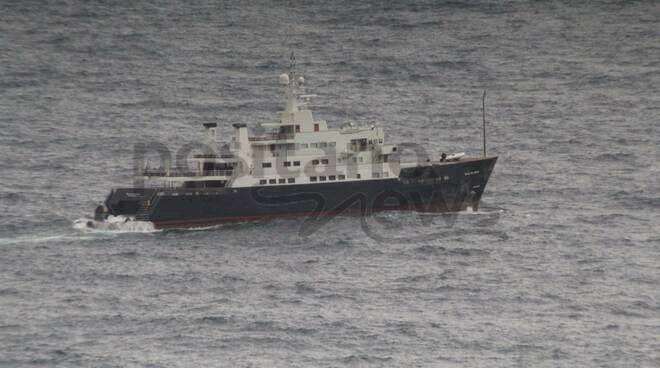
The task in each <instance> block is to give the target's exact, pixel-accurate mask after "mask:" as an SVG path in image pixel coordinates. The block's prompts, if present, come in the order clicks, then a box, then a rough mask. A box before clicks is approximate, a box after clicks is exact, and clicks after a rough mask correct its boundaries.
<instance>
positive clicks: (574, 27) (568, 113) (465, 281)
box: [0, 0, 660, 367]
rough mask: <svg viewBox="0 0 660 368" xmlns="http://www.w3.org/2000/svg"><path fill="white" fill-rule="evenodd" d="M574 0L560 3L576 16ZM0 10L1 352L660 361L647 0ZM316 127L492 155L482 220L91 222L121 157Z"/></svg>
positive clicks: (658, 30)
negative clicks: (303, 91)
mask: <svg viewBox="0 0 660 368" xmlns="http://www.w3.org/2000/svg"><path fill="white" fill-rule="evenodd" d="M575 3H578V4H575ZM320 4H321V3H319V4H317V5H314V4H312V3H305V4H298V3H282V2H277V3H267V2H263V3H253V2H249V3H242V2H230V3H223V2H199V1H195V2H172V3H169V2H164V1H139V2H122V3H114V2H93V3H90V2H82V1H80V2H78V1H50V2H45V1H44V2H36V1H9V0H4V1H2V3H0V132H1V134H0V158H1V159H0V366H3V367H14V366H21V367H36V366H48V367H50V366H66V367H75V366H81V367H91V366H94V367H115V366H135V367H196V366H226V367H235V366H238V367H246V366H255V367H290V366H296V367H309V366H319V367H326V366H402V367H403V366H429V367H431V366H432V367H436V366H471V367H474V366H480V367H511V366H521V367H528V366H534V367H555V366H558V367H576V366H589V367H594V366H606V367H658V366H660V225H659V224H660V185H659V181H658V179H659V178H660V163H659V162H660V128H659V126H660V2H657V1H636V2H622V1H612V2H564V3H561V2H536V1H516V2H505V1H483V2H477V1H468V2H440V1H438V2H429V3H417V4H405V3H391V4H381V2H375V1H374V2H371V3H362V4H357V3H353V2H344V3H332V4H326V5H320ZM291 49H294V50H295V51H296V54H297V59H298V70H299V71H301V72H302V73H303V74H304V75H305V77H306V79H307V84H308V86H309V87H310V92H314V93H318V94H320V95H321V97H320V98H319V99H317V100H316V102H315V111H316V114H317V116H318V117H320V118H323V119H327V120H328V122H329V124H330V125H331V126H333V127H338V125H339V124H341V123H343V122H345V121H347V120H353V121H356V122H370V121H377V122H380V123H381V124H383V125H384V126H385V128H386V132H387V134H388V135H387V137H388V138H389V140H390V142H395V143H405V142H412V143H417V144H420V145H421V146H422V147H426V148H427V150H428V152H429V153H430V154H433V155H435V156H436V157H437V155H439V153H440V152H454V151H463V150H467V151H468V152H471V153H473V154H479V153H480V149H481V142H480V139H481V136H480V119H481V111H480V93H481V90H483V89H487V90H488V116H489V122H490V125H489V132H490V134H489V146H490V151H491V152H492V153H496V154H497V155H499V156H500V161H499V162H498V164H497V166H496V168H495V172H494V174H493V176H492V177H491V182H490V183H489V185H488V188H487V191H486V195H485V198H484V202H485V204H484V208H482V211H480V212H478V213H464V214H460V215H457V216H456V215H454V216H446V215H437V216H419V215H415V214H409V213H390V214H385V215H379V216H377V217H376V218H370V219H366V220H365V223H364V224H363V223H361V221H360V218H359V217H338V218H335V219H333V220H332V221H330V222H329V223H327V224H325V225H324V226H322V227H320V228H319V229H317V230H316V231H314V232H312V234H311V235H308V236H300V235H299V232H300V229H301V226H302V224H303V221H301V220H281V221H272V222H264V223H255V224H240V225H231V226H224V227H221V228H215V229H206V230H197V231H165V232H152V231H149V229H148V228H145V227H121V228H120V229H118V230H113V231H87V230H84V229H81V228H80V226H79V225H77V222H76V221H77V220H81V219H83V220H84V219H85V218H89V217H90V214H91V211H92V209H93V207H94V206H95V205H96V204H97V203H98V202H99V201H100V200H102V199H103V198H104V197H105V196H106V195H107V193H108V192H109V190H110V188H111V187H113V186H118V185H122V186H125V185H129V184H130V183H131V178H130V175H131V170H132V156H133V146H134V145H135V144H137V143H141V142H148V141H158V142H163V143H166V144H168V145H169V146H170V148H171V149H172V150H173V151H174V150H176V149H178V148H179V147H180V146H181V145H182V144H183V143H185V142H189V141H192V140H195V139H197V138H198V136H199V134H200V128H201V124H202V123H206V122H218V123H219V124H220V126H221V132H222V134H225V135H229V134H231V123H235V122H247V123H251V124H253V123H256V122H268V121H273V120H274V119H275V118H276V116H275V112H276V111H278V110H279V109H280V108H281V106H282V103H283V97H282V96H281V93H280V92H281V91H280V90H279V87H278V85H277V77H278V75H279V74H280V73H281V72H282V71H284V70H285V69H286V67H287V65H288V59H287V58H288V55H289V52H290V50H291Z"/></svg>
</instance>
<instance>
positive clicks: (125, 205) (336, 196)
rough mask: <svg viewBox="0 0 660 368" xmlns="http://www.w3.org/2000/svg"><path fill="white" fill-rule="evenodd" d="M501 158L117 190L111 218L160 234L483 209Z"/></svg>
mask: <svg viewBox="0 0 660 368" xmlns="http://www.w3.org/2000/svg"><path fill="white" fill-rule="evenodd" d="M496 160H497V157H488V158H479V159H468V160H461V161H457V162H450V163H437V164H428V165H421V166H416V167H409V168H403V169H401V172H400V175H399V177H397V178H381V179H373V180H359V181H334V182H324V183H315V184H302V185H267V186H257V187H249V188H210V189H183V188H180V189H153V188H149V189H139V188H123V189H116V190H113V192H112V193H111V194H110V196H109V197H108V199H107V200H106V208H107V212H108V214H112V215H115V216H117V215H124V216H128V217H134V218H135V219H136V220H142V221H151V222H152V223H153V224H154V226H155V227H156V228H188V227H205V226H213V225H217V224H225V223H232V222H244V221H255V220H263V219H272V218H295V217H308V216H326V215H337V214H369V213H371V212H377V211H388V210H398V211H402V210H403V211H421V212H454V211H462V210H465V209H467V208H468V207H471V208H473V209H475V210H476V209H477V208H478V207H479V202H480V200H481V196H482V194H483V192H484V190H485V188H486V184H487V182H488V179H489V177H490V174H491V172H492V170H493V167H494V165H495V162H496Z"/></svg>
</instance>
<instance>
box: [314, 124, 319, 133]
mask: <svg viewBox="0 0 660 368" xmlns="http://www.w3.org/2000/svg"><path fill="white" fill-rule="evenodd" d="M314 131H315V132H318V131H319V125H318V124H314Z"/></svg>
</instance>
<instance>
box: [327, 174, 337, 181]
mask: <svg viewBox="0 0 660 368" xmlns="http://www.w3.org/2000/svg"><path fill="white" fill-rule="evenodd" d="M335 179H336V177H335V176H334V175H330V176H328V180H335Z"/></svg>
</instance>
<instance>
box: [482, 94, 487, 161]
mask: <svg viewBox="0 0 660 368" xmlns="http://www.w3.org/2000/svg"><path fill="white" fill-rule="evenodd" d="M481 115H482V117H483V135H484V157H486V90H484V94H483V96H482V97H481Z"/></svg>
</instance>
